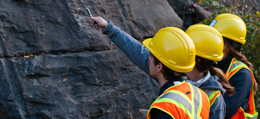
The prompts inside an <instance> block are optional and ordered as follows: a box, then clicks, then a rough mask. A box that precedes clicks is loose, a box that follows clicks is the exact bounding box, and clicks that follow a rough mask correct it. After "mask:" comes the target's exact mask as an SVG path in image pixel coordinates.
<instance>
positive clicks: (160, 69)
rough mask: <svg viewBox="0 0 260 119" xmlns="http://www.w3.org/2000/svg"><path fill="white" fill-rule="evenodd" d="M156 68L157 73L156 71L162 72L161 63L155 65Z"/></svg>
mask: <svg viewBox="0 0 260 119" xmlns="http://www.w3.org/2000/svg"><path fill="white" fill-rule="evenodd" d="M156 68H157V71H158V72H160V71H162V69H163V65H162V63H159V64H157V65H156Z"/></svg>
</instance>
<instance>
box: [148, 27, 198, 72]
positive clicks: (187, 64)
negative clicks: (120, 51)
mask: <svg viewBox="0 0 260 119" xmlns="http://www.w3.org/2000/svg"><path fill="white" fill-rule="evenodd" d="M143 44H144V46H145V47H146V48H147V49H148V50H149V51H150V52H151V53H152V54H153V55H154V56H155V57H156V58H157V59H158V60H159V61H160V62H161V63H163V64H164V65H165V66H166V67H168V68H170V69H172V70H173V71H176V72H180V73H186V72H190V71H191V70H192V69H193V67H194V65H195V55H196V54H195V53H196V51H195V46H194V43H193V42H192V40H191V38H190V37H189V36H188V35H187V34H186V33H185V32H184V31H183V30H181V29H179V28H176V27H166V28H162V29H160V30H159V31H158V32H157V33H156V34H155V36H154V37H153V38H149V39H146V40H144V41H143Z"/></svg>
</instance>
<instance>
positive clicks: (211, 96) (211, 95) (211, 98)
mask: <svg viewBox="0 0 260 119" xmlns="http://www.w3.org/2000/svg"><path fill="white" fill-rule="evenodd" d="M205 92H206V94H207V95H208V97H209V103H210V107H211V106H212V105H213V104H214V103H215V101H216V99H217V98H218V97H219V96H220V95H221V92H220V90H210V91H205Z"/></svg>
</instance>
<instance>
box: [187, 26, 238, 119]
mask: <svg viewBox="0 0 260 119" xmlns="http://www.w3.org/2000/svg"><path fill="white" fill-rule="evenodd" d="M186 34H187V35H189V36H190V37H191V39H192V40H193V42H194V45H195V48H196V58H195V61H196V65H195V67H194V68H193V70H192V71H191V72H188V73H187V77H185V79H186V82H188V83H190V84H192V85H194V86H197V87H199V88H200V89H202V90H203V91H204V92H206V94H207V95H208V97H209V101H210V113H209V119H224V118H225V114H226V104H225V102H224V98H223V95H224V94H225V93H226V94H227V95H233V94H234V93H235V92H234V87H232V86H230V85H229V82H228V80H227V78H226V77H225V75H224V73H223V72H222V70H221V69H218V68H215V67H213V66H214V65H215V64H216V61H220V60H222V58H223V46H224V42H223V38H222V36H221V34H220V33H219V32H218V31H217V30H216V29H215V28H213V27H211V26H208V25H203V24H196V25H191V26H190V27H189V28H188V29H187V30H186ZM223 87H224V88H223Z"/></svg>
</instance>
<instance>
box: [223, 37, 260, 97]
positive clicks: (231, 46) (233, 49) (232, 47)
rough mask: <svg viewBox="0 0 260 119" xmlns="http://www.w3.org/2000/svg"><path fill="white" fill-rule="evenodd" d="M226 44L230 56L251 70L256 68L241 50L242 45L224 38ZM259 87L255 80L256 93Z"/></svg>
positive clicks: (254, 89)
mask: <svg viewBox="0 0 260 119" xmlns="http://www.w3.org/2000/svg"><path fill="white" fill-rule="evenodd" d="M224 43H225V45H226V46H227V48H228V55H232V56H233V57H234V58H236V59H237V60H239V61H241V62H243V63H245V64H246V65H247V66H248V68H249V69H251V70H253V67H254V66H253V64H252V63H251V62H249V61H248V59H247V58H246V56H245V55H244V54H243V53H242V52H241V50H240V49H241V45H242V44H239V43H237V42H235V41H233V40H231V39H228V38H225V37H224ZM239 46H240V47H239ZM257 87H258V84H257V82H256V80H255V79H254V88H253V91H254V93H255V92H256V91H257V89H258V88H257Z"/></svg>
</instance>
